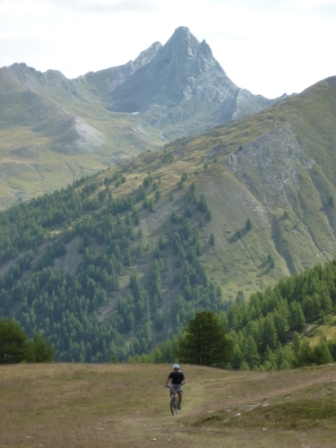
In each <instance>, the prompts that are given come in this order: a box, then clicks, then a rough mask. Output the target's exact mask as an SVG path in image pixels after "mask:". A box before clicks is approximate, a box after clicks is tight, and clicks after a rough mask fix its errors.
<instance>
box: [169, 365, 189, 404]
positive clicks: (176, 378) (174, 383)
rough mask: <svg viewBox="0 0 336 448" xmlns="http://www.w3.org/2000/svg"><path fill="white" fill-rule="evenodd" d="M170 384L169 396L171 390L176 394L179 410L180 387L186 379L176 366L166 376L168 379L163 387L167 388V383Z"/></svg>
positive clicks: (180, 400) (171, 393)
mask: <svg viewBox="0 0 336 448" xmlns="http://www.w3.org/2000/svg"><path fill="white" fill-rule="evenodd" d="M170 380H171V383H170V391H169V392H170V396H172V395H173V388H174V389H175V390H176V392H177V393H178V397H179V398H178V400H179V402H178V408H179V409H181V403H182V385H183V384H185V383H186V379H185V377H184V374H183V372H182V370H181V369H180V366H179V365H178V364H174V365H173V371H172V372H170V374H169V375H168V378H167V380H166V384H165V386H168V383H169V381H170Z"/></svg>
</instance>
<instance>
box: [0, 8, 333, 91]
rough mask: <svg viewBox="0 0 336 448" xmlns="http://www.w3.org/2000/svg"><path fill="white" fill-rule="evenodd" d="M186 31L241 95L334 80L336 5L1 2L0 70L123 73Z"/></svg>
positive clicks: (288, 88)
mask: <svg viewBox="0 0 336 448" xmlns="http://www.w3.org/2000/svg"><path fill="white" fill-rule="evenodd" d="M179 26H187V27H188V28H189V29H190V31H191V32H192V33H193V34H194V35H195V36H196V37H197V39H198V40H199V41H202V40H203V39H205V40H206V41H207V43H208V44H209V45H210V47H211V48H212V51H213V54H214V56H215V58H216V59H217V60H218V61H219V63H220V64H221V65H222V67H223V69H224V70H225V71H226V73H227V75H228V76H229V77H230V78H231V80H232V81H233V82H234V83H235V84H237V85H238V86H239V87H243V88H246V89H248V90H250V91H251V92H253V93H255V94H257V93H260V94H262V95H264V96H266V97H269V98H273V97H276V96H279V95H281V94H283V93H285V92H286V93H288V94H290V93H292V92H301V91H302V90H304V89H305V88H307V87H309V86H310V85H312V84H314V83H315V82H317V81H320V80H321V79H324V78H327V77H328V76H334V75H336V58H335V44H336V0H325V1H324V0H284V1H281V0H207V1H204V0H203V1H199V0H0V67H2V66H5V65H11V64H13V63H14V62H25V63H26V64H27V65H29V66H31V67H34V68H36V69H37V70H40V71H46V70H48V69H56V70H60V71H61V72H62V73H63V74H64V75H65V76H67V77H68V78H74V77H77V76H79V75H83V74H85V73H87V72H88V71H97V70H101V69H104V68H108V67H113V66H116V65H120V64H124V63H126V62H128V61H129V60H130V59H135V58H136V57H137V56H138V54H139V53H140V52H141V51H142V50H144V49H146V48H147V47H149V46H150V45H151V44H152V43H153V42H155V41H160V42H161V43H162V44H165V42H166V41H167V40H168V39H169V37H170V36H171V35H172V34H173V32H174V30H175V29H176V28H177V27H179Z"/></svg>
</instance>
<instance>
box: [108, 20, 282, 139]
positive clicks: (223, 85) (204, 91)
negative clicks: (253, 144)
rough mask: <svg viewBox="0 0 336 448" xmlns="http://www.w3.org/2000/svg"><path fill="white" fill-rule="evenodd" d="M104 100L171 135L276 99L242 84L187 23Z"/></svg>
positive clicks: (203, 125) (247, 110)
mask: <svg viewBox="0 0 336 448" xmlns="http://www.w3.org/2000/svg"><path fill="white" fill-rule="evenodd" d="M104 101H106V103H107V107H109V108H110V109H112V110H114V111H118V112H130V113H144V114H145V117H146V118H148V119H149V120H150V119H151V118H152V120H150V121H152V123H153V124H156V126H160V127H162V128H165V126H168V128H169V131H168V133H167V132H166V133H165V134H166V136H167V138H169V134H170V133H173V134H175V135H176V136H181V135H183V130H182V129H184V130H185V129H188V131H189V132H193V131H194V130H195V129H198V130H202V129H205V128H206V127H209V126H211V125H215V124H219V123H223V122H226V121H229V120H232V119H234V118H238V117H240V116H242V115H245V114H246V113H249V112H256V111H260V110H262V109H264V108H265V107H268V106H270V105H271V104H272V103H273V102H274V101H272V100H268V99H266V98H264V97H262V96H260V95H253V94H251V93H250V92H248V91H246V90H243V89H240V88H239V87H237V86H236V85H235V84H234V83H233V82H232V81H231V80H230V79H229V77H228V76H227V75H226V73H225V71H224V70H223V68H222V67H221V66H220V64H219V63H218V62H217V61H216V59H215V58H214V57H213V54H212V51H211V48H210V47H209V45H208V44H207V43H206V42H205V40H203V41H202V42H199V41H198V40H197V39H196V37H195V36H194V35H193V34H192V33H191V32H190V30H189V29H188V28H186V27H179V28H177V30H176V31H175V32H174V34H173V35H172V37H171V38H170V39H169V40H168V42H167V43H166V44H165V45H164V46H162V47H161V48H158V51H157V52H156V54H155V55H153V58H152V59H151V60H150V61H149V62H148V63H147V64H145V65H143V66H142V67H141V68H139V69H138V70H136V71H135V72H134V73H133V75H132V76H130V77H129V78H128V79H127V80H125V82H124V83H122V84H119V86H118V87H116V88H115V89H113V90H112V91H111V92H109V93H107V94H106V95H105V96H104ZM153 119H154V120H153ZM182 123H183V124H182ZM172 124H173V125H174V130H173V129H172ZM184 132H185V131H184Z"/></svg>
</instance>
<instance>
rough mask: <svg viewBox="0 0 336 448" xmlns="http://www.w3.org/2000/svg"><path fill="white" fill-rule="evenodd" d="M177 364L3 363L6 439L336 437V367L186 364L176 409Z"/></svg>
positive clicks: (99, 443)
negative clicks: (173, 368) (172, 390)
mask: <svg viewBox="0 0 336 448" xmlns="http://www.w3.org/2000/svg"><path fill="white" fill-rule="evenodd" d="M169 370H170V366H167V365H128V364H119V365H108V364H105V365H80V364H69V365H67V364H53V365H15V366H1V368H0V392H1V404H0V414H1V419H0V447H1V448H4V447H16V448H18V447H38V446H45V447H50V448H54V447H62V448H63V447H64V448H68V447H69V448H70V447H111V446H113V447H138V446H141V447H149V446H155V445H156V446H160V447H168V446H174V447H190V446H192V447H205V446H206V447H222V446H226V447H232V448H239V447H247V446H248V447H251V448H253V447H274V448H278V447H285V446H286V447H300V448H302V447H305V448H308V447H309V448H317V447H324V448H328V447H335V446H336V436H335V428H336V418H335V413H336V411H333V410H332V408H334V404H335V397H334V395H335V394H334V390H335V386H334V384H335V383H334V381H336V371H335V367H334V366H324V367H315V368H310V369H300V370H291V371H282V372H277V373H273V374H272V373H258V372H232V371H222V370H217V369H208V368H204V367H195V366H185V367H184V371H185V373H186V376H187V379H188V384H187V385H186V386H185V395H184V402H183V409H182V411H181V412H180V414H179V415H178V416H177V417H172V416H171V414H170V412H169V408H168V393H167V391H166V390H165V389H163V387H162V386H163V384H164V380H165V377H166V375H167V373H168V372H169ZM300 409H301V411H300ZM237 414H240V415H237ZM307 415H308V416H307Z"/></svg>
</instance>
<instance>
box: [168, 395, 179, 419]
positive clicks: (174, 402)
mask: <svg viewBox="0 0 336 448" xmlns="http://www.w3.org/2000/svg"><path fill="white" fill-rule="evenodd" d="M170 411H171V413H172V414H173V415H177V414H178V401H177V397H176V395H175V396H174V395H173V396H172V397H171V399H170Z"/></svg>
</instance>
